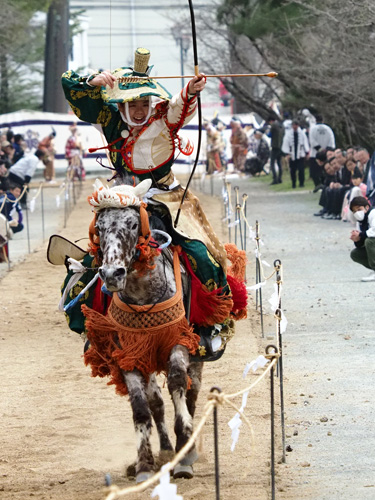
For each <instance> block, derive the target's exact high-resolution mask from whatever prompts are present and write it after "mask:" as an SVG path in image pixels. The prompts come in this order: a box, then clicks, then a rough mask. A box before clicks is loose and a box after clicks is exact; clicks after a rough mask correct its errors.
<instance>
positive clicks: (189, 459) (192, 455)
mask: <svg viewBox="0 0 375 500" xmlns="http://www.w3.org/2000/svg"><path fill="white" fill-rule="evenodd" d="M198 458H199V455H198V453H197V450H196V449H195V448H193V449H192V450H190V451H189V453H188V454H187V455H185V456H184V458H183V459H182V460H181V461H180V464H181V465H193V463H194V462H196V461H197V460H198Z"/></svg>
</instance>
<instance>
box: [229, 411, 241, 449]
mask: <svg viewBox="0 0 375 500" xmlns="http://www.w3.org/2000/svg"><path fill="white" fill-rule="evenodd" d="M228 425H229V427H230V428H231V430H232V446H231V447H230V451H234V449H235V447H236V444H237V441H238V438H239V436H240V427H241V425H242V420H241V415H240V414H239V413H238V412H237V413H236V414H235V416H234V417H233V418H232V419H231V420H229V422H228Z"/></svg>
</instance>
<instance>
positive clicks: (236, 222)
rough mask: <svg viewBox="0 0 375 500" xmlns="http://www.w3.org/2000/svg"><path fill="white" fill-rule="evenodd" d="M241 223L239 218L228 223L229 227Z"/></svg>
mask: <svg viewBox="0 0 375 500" xmlns="http://www.w3.org/2000/svg"><path fill="white" fill-rule="evenodd" d="M239 223H240V221H239V220H238V219H237V220H235V221H234V222H231V223H230V224H228V227H233V226H237V224H239Z"/></svg>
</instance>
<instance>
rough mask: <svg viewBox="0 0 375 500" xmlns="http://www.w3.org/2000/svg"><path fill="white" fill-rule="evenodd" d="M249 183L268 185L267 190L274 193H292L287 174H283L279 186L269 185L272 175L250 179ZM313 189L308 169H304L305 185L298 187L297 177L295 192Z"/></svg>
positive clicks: (290, 182)
mask: <svg viewBox="0 0 375 500" xmlns="http://www.w3.org/2000/svg"><path fill="white" fill-rule="evenodd" d="M251 182H259V183H262V184H268V185H269V188H270V189H271V190H272V191H275V192H281V191H294V190H293V188H292V181H291V179H290V174H289V172H283V182H282V183H281V184H274V185H273V186H271V185H270V184H271V182H272V174H268V175H260V176H259V177H258V176H256V177H251ZM314 187H315V186H314V183H313V181H312V180H311V179H310V178H309V170H308V168H306V170H305V185H304V187H303V188H300V187H298V177H297V187H296V189H295V190H296V191H301V190H306V189H307V190H308V191H312V190H313V189H314Z"/></svg>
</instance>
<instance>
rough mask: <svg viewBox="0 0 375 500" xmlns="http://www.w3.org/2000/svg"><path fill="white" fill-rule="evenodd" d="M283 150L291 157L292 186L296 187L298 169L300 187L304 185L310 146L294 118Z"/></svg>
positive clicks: (282, 147)
mask: <svg viewBox="0 0 375 500" xmlns="http://www.w3.org/2000/svg"><path fill="white" fill-rule="evenodd" d="M281 150H282V152H283V153H284V154H285V155H286V156H287V157H288V158H289V169H290V177H291V179H292V187H293V188H295V187H296V183H297V171H298V181H299V187H303V186H304V184H305V159H306V157H307V156H308V154H309V150H310V146H309V142H308V140H307V137H306V134H305V132H304V131H303V130H302V129H301V127H300V126H299V123H298V121H296V120H293V122H292V128H291V129H289V130H287V131H286V132H285V135H284V139H283V144H282V146H281Z"/></svg>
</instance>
